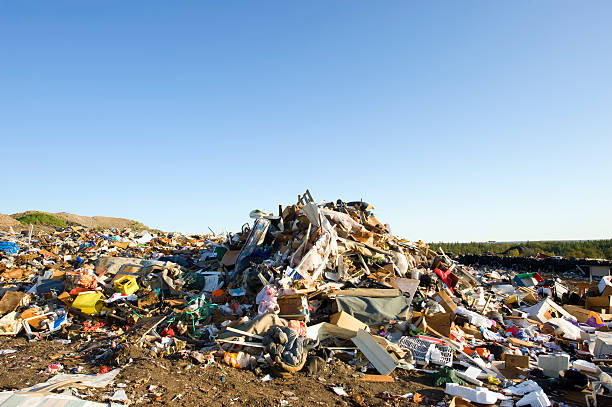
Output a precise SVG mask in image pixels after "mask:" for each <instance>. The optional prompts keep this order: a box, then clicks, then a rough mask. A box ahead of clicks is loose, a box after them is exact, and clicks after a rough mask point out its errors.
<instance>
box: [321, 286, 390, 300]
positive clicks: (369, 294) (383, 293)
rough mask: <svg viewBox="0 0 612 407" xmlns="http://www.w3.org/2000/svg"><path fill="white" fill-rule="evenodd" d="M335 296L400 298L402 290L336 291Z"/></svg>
mask: <svg viewBox="0 0 612 407" xmlns="http://www.w3.org/2000/svg"><path fill="white" fill-rule="evenodd" d="M332 294H335V295H347V296H355V297H379V298H380V297H398V296H400V295H402V292H401V291H400V290H396V289H390V288H349V289H346V290H338V291H334V292H333V293H332Z"/></svg>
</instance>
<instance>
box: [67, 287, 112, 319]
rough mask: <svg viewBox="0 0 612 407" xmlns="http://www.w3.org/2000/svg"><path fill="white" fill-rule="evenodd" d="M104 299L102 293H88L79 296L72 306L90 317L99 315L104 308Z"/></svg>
mask: <svg viewBox="0 0 612 407" xmlns="http://www.w3.org/2000/svg"><path fill="white" fill-rule="evenodd" d="M103 298H104V296H103V294H102V293H98V292H95V291H87V292H84V293H81V294H79V295H77V297H76V298H75V299H74V302H73V303H72V306H73V307H74V308H77V309H79V310H81V312H84V313H86V314H89V315H95V314H99V313H100V311H102V307H103V306H104V301H103Z"/></svg>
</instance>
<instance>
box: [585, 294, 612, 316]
mask: <svg viewBox="0 0 612 407" xmlns="http://www.w3.org/2000/svg"><path fill="white" fill-rule="evenodd" d="M586 308H587V309H590V310H592V311H598V312H599V311H601V310H602V309H605V310H606V311H607V312H606V313H607V314H609V313H610V310H611V309H612V296H610V295H601V296H599V297H587V299H586Z"/></svg>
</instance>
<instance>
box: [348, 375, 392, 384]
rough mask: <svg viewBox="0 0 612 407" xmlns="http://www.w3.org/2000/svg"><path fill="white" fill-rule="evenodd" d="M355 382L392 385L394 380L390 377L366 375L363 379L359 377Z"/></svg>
mask: <svg viewBox="0 0 612 407" xmlns="http://www.w3.org/2000/svg"><path fill="white" fill-rule="evenodd" d="M357 381H359V382H369V383H393V382H394V381H395V379H394V378H393V377H391V376H386V375H381V374H367V375H365V376H363V377H359V378H358V379H357Z"/></svg>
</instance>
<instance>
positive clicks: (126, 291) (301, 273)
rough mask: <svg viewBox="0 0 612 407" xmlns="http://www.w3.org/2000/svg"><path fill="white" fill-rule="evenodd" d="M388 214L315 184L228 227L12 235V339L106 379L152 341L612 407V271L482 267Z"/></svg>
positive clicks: (8, 283)
mask: <svg viewBox="0 0 612 407" xmlns="http://www.w3.org/2000/svg"><path fill="white" fill-rule="evenodd" d="M373 209H374V208H373V206H372V205H370V204H368V203H366V202H363V201H355V202H343V201H341V200H338V201H336V202H335V203H332V202H323V203H317V202H315V201H314V199H313V198H312V196H311V194H310V192H309V191H307V192H306V193H305V194H304V195H303V196H298V201H297V203H295V204H293V205H289V206H286V207H284V208H283V207H281V206H279V209H278V213H267V212H263V211H261V210H254V211H252V212H251V214H250V217H251V218H252V219H253V222H252V224H245V225H244V226H243V228H242V230H241V231H239V232H237V233H226V234H224V235H217V234H208V235H194V236H186V235H183V234H181V233H163V232H153V231H140V232H135V231H131V230H129V229H124V230H112V229H111V230H91V229H89V230H88V229H85V228H82V227H69V228H65V229H61V230H57V231H56V232H54V233H42V234H39V235H36V236H35V235H33V234H32V231H31V230H30V233H27V232H22V233H21V234H14V233H7V232H2V233H0V279H1V282H2V286H1V288H0V335H4V336H9V337H10V336H17V335H25V336H26V337H27V338H28V339H29V340H32V341H35V340H49V339H50V338H54V339H58V338H59V339H62V340H69V341H83V342H88V343H89V346H87V347H86V348H84V351H83V352H85V353H86V355H85V356H86V359H87V360H89V361H90V363H92V364H94V365H99V366H109V367H110V368H107V370H106V371H101V373H100V375H99V376H103V375H107V376H104V379H105V380H106V379H108V380H112V377H110V376H108V375H109V374H116V372H117V371H118V369H120V368H121V367H122V366H123V365H124V364H125V363H127V361H126V358H127V356H126V354H127V352H126V349H128V348H130V347H138V348H141V349H143V350H145V351H146V352H148V353H149V354H150V355H151V357H152V358H158V357H164V358H183V359H185V358H186V359H189V360H191V361H192V362H193V363H197V364H201V365H209V364H215V363H224V364H227V365H231V366H233V367H235V368H239V369H250V370H252V371H253V372H254V374H256V375H259V376H261V377H262V379H263V380H266V378H273V377H278V376H280V377H284V376H287V375H293V374H296V373H297V372H300V371H305V372H308V373H312V372H313V371H316V370H317V369H318V368H319V366H320V365H321V364H324V363H326V362H327V361H329V360H331V359H333V358H337V359H340V360H342V361H345V362H346V363H348V364H349V365H351V366H353V367H354V369H355V371H356V372H357V373H358V374H359V375H360V376H361V377H362V378H363V379H364V380H371V381H376V382H385V381H393V380H394V376H393V375H395V374H396V373H397V371H401V370H412V371H415V372H421V373H423V374H426V375H430V376H431V377H432V378H433V379H432V380H433V381H434V383H435V386H439V387H441V388H443V389H444V391H445V393H446V394H447V395H449V400H448V403H449V404H452V405H457V404H462V405H464V404H466V403H467V404H469V403H470V402H473V403H478V404H499V405H501V406H512V405H514V404H515V403H516V405H517V406H519V407H520V406H524V405H531V406H534V407H536V406H537V407H540V406H542V407H547V406H550V405H551V404H552V402H554V400H557V401H559V400H564V401H563V403H565V404H566V405H580V404H584V403H586V404H587V405H590V406H598V405H599V406H604V405H612V404H610V403H612V399H611V398H610V393H611V391H612V378H611V377H610V375H609V374H610V372H611V371H612V368H611V367H610V366H612V333H610V332H609V330H610V327H611V326H612V322H611V321H612V277H604V278H603V279H602V280H601V281H599V282H586V281H583V282H571V283H568V282H564V281H562V280H561V279H558V278H557V279H555V278H551V279H548V280H547V279H545V278H543V277H542V276H540V275H539V274H538V273H522V274H520V273H516V272H512V271H502V270H487V269H474V268H472V267H467V266H465V265H462V264H459V263H458V262H456V261H454V260H452V259H451V258H449V256H447V255H446V254H445V253H444V252H443V251H442V250H441V249H439V250H438V251H436V250H434V249H432V248H430V247H429V246H428V245H427V244H425V243H423V242H421V241H417V242H412V241H408V240H404V239H401V238H398V237H396V236H394V235H393V234H392V233H391V230H390V226H389V225H387V224H383V223H382V222H381V221H379V220H378V219H377V218H376V217H375V216H374V214H373V212H372V210H373ZM56 368H57V370H58V371H60V370H61V366H59V367H52V366H50V369H56ZM113 368H114V369H115V370H110V369H113ZM65 376H66V377H63V380H68V379H70V380H76V379H74V378H73V377H72V376H75V375H65ZM76 376H78V375H76ZM82 376H83V375H82ZM85 376H87V375H85ZM109 377H110V378H109ZM113 377H114V376H113ZM94 378H95V377H94ZM83 380H90V381H91V380H94V379H92V378H91V377H87V378H86V379H83ZM98 382H99V381H98ZM104 383H106V382H105V381H104ZM43 384H44V386H42V387H41V388H43V389H47V387H46V386H47V385H49V383H43ZM334 389H335V390H334V391H335V392H337V394H341V393H340V392H341V391H342V389H341V388H334ZM34 390H35V391H37V390H36V389H34ZM28 391H33V390H32V389H29V390H28ZM562 391H564V392H565V393H562ZM567 392H573V393H575V394H574V395H578V397H579V398H581V400H578V401H576V402H575V403H572V402H571V400H570V401H568V400H569V399H568V398H567ZM124 393H125V392H124ZM2 394H3V393H0V398H1V397H4V396H2ZM11 396H14V395H11ZM388 396H389V395H385V397H388ZM6 397H8V396H6ZM419 397H420V398H419ZM551 398H552V399H553V400H551ZM412 401H413V402H421V401H422V396H420V395H419V396H418V397H417V395H416V394H415V395H413V399H412ZM606 403H608V404H606Z"/></svg>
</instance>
